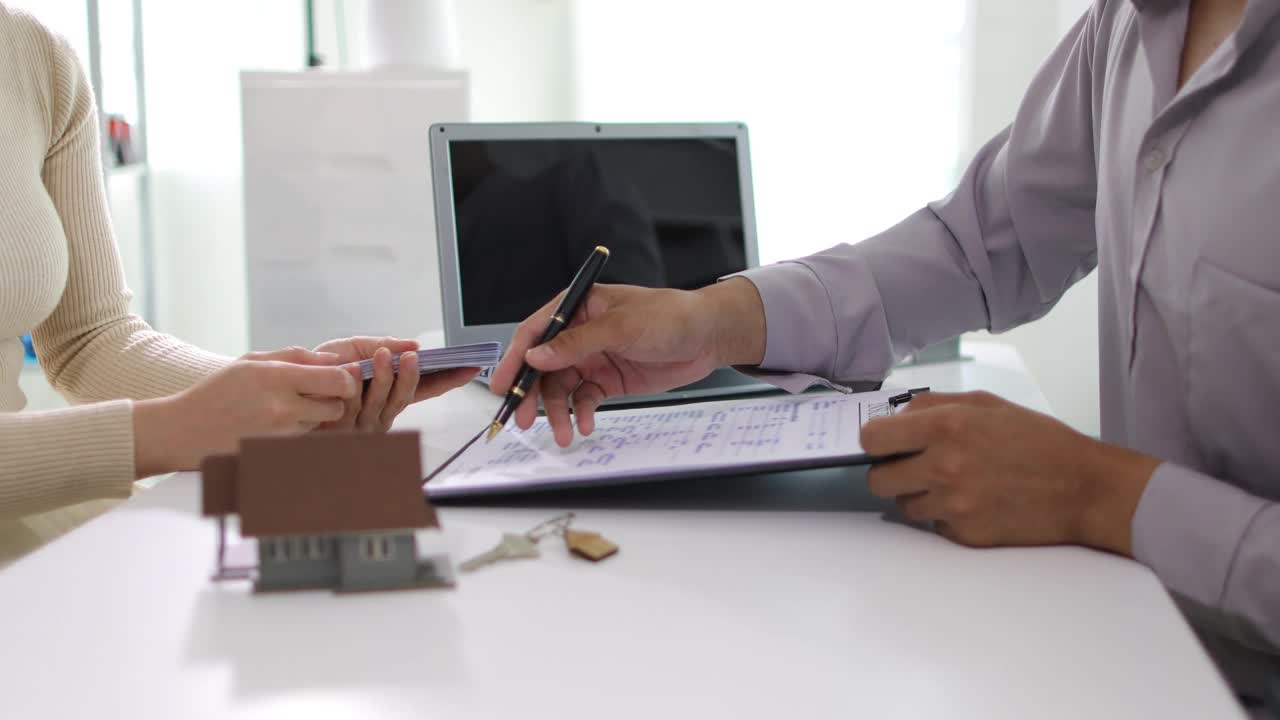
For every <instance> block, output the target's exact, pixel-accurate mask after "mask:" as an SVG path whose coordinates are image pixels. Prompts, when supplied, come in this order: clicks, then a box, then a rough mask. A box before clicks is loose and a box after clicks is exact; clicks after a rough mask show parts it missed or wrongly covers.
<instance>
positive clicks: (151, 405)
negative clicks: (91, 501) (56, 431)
mask: <svg viewBox="0 0 1280 720" xmlns="http://www.w3.org/2000/svg"><path fill="white" fill-rule="evenodd" d="M277 358H289V360H282V359H277ZM298 360H308V361H311V362H314V363H317V364H311V365H302V364H298V363H297V361H298ZM335 363H336V359H335V358H328V357H326V356H323V355H317V354H315V353H311V352H310V351H307V350H301V349H298V348H292V349H289V350H284V351H279V352H277V353H265V354H254V355H249V356H246V358H243V359H240V360H236V361H235V362H233V363H231V364H230V365H228V366H226V367H224V368H222V369H221V370H219V371H217V372H215V373H213V374H212V375H209V376H208V377H206V378H204V379H203V380H201V381H200V382H198V383H196V384H195V385H193V386H191V387H190V388H188V389H187V390H184V391H183V392H181V393H178V394H177V395H171V396H169V397H166V398H160V399H158V400H143V401H139V402H137V403H135V404H134V413H133V437H134V461H135V467H136V472H137V474H138V476H139V477H145V476H148V475H155V474H158V473H163V472H172V471H174V470H190V469H194V468H195V467H197V466H198V465H199V464H200V461H201V460H202V459H203V458H204V457H205V456H206V455H209V454H211V453H218V452H231V451H234V450H235V449H236V447H237V446H238V445H239V442H240V438H242V437H245V436H247V435H291V434H297V433H302V432H307V431H309V430H312V429H314V428H316V427H318V426H319V425H321V424H323V423H328V422H333V421H335V420H337V419H339V418H341V417H342V416H343V413H344V412H345V409H346V405H345V403H346V401H348V400H349V399H351V398H358V397H359V396H360V384H359V383H358V382H356V380H354V379H353V378H352V377H351V374H350V373H349V372H347V370H346V369H344V368H341V367H337V366H336V364H335Z"/></svg>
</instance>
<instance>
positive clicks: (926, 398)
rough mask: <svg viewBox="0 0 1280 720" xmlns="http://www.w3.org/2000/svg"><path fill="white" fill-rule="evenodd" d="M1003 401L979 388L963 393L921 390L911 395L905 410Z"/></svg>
mask: <svg viewBox="0 0 1280 720" xmlns="http://www.w3.org/2000/svg"><path fill="white" fill-rule="evenodd" d="M1005 402H1006V401H1005V400H1003V399H1001V398H1000V397H999V396H997V395H993V394H991V393H989V392H986V391H981V390H980V391H977V392H964V393H943V392H922V393H916V394H914V395H913V396H912V397H911V402H910V404H908V405H907V410H911V411H913V412H919V411H921V410H928V409H930V408H935V407H939V406H941V405H968V406H970V407H979V408H992V407H998V406H1000V405H1003V404H1005ZM904 412H905V411H904Z"/></svg>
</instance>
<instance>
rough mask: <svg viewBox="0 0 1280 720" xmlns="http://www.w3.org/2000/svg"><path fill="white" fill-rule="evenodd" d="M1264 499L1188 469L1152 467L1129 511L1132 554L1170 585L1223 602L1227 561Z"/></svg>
mask: <svg viewBox="0 0 1280 720" xmlns="http://www.w3.org/2000/svg"><path fill="white" fill-rule="evenodd" d="M1266 505H1267V501H1266V500H1264V499H1262V498H1258V497H1254V496H1252V495H1250V494H1248V493H1246V492H1244V491H1243V490H1240V489H1239V488H1236V487H1234V486H1231V485H1228V484H1226V483H1224V482H1221V481H1218V480H1216V479H1214V478H1211V477H1209V476H1207V475H1202V474H1200V473H1197V472H1195V471H1193V470H1189V469H1187V468H1184V467H1181V466H1178V465H1174V464H1172V463H1164V464H1162V465H1160V466H1159V467H1158V468H1156V471H1155V473H1153V474H1152V476H1151V479H1150V480H1149V481H1147V487H1146V489H1145V490H1143V493H1142V498H1141V500H1139V502H1138V509H1137V511H1136V512H1135V513H1134V516H1133V526H1132V529H1133V554H1134V557H1135V558H1137V559H1138V561H1139V562H1141V563H1143V564H1144V565H1146V566H1148V567H1150V568H1151V569H1152V570H1154V571H1155V573H1156V575H1157V576H1158V577H1159V578H1160V580H1161V581H1162V582H1163V583H1164V584H1165V586H1166V587H1168V588H1169V589H1170V590H1172V591H1174V592H1176V593H1178V594H1180V595H1182V596H1184V597H1186V598H1187V599H1189V600H1192V601H1193V602H1196V603H1198V604H1200V605H1204V606H1207V607H1211V608H1220V607H1222V604H1223V601H1224V598H1225V595H1226V592H1227V585H1228V581H1229V579H1230V577H1229V576H1230V573H1231V569H1232V565H1233V564H1234V562H1235V560H1236V556H1237V555H1238V554H1239V553H1240V552H1241V545H1242V544H1243V542H1244V538H1245V535H1246V534H1247V532H1248V530H1249V526H1250V524H1251V523H1252V522H1253V520H1254V518H1255V517H1256V516H1257V515H1258V514H1259V513H1260V512H1261V511H1262V510H1263V508H1264V507H1265V506H1266Z"/></svg>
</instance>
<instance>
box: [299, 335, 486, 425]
mask: <svg viewBox="0 0 1280 720" xmlns="http://www.w3.org/2000/svg"><path fill="white" fill-rule="evenodd" d="M417 349H418V343H416V342H414V341H413V340H401V339H398V338H392V337H351V338H342V339H340V340H330V341H329V342H327V343H324V344H323V345H320V346H318V347H317V348H316V349H315V351H314V352H312V353H311V354H312V355H314V356H332V357H333V358H335V363H337V364H342V365H346V367H345V368H344V369H345V370H346V371H347V372H349V373H350V374H351V376H352V377H353V378H354V379H355V381H356V383H357V384H359V383H361V379H360V367H359V366H358V365H355V364H354V363H357V362H359V361H361V360H365V359H368V358H372V359H373V378H371V379H370V381H369V386H368V388H366V389H365V390H364V392H363V394H356V395H355V396H354V397H352V398H348V399H347V400H346V401H345V406H344V408H343V413H342V416H341V417H340V418H338V419H337V420H334V421H332V422H326V423H322V424H321V425H320V428H319V429H321V430H350V429H358V430H366V431H372V432H386V431H387V430H390V429H391V424H392V422H394V421H395V419H396V416H398V415H399V414H400V413H401V412H403V411H404V409H405V408H407V407H409V406H410V405H412V404H413V403H416V402H420V401H422V400H426V399H427V398H433V397H435V396H437V395H442V394H444V393H445V392H447V391H449V390H452V389H454V388H456V387H461V386H462V385H466V384H467V383H468V382H470V381H471V379H472V378H474V377H475V376H476V374H477V373H479V372H480V369H479V368H459V369H457V370H446V371H444V372H438V373H431V374H430V375H422V376H419V375H418V373H416V372H404V373H396V372H394V371H393V370H392V369H391V357H392V354H393V353H399V354H400V366H401V367H405V368H417V367H418V356H417V354H416V351H417ZM303 352H310V351H303Z"/></svg>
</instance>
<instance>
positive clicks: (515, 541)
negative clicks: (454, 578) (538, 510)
mask: <svg viewBox="0 0 1280 720" xmlns="http://www.w3.org/2000/svg"><path fill="white" fill-rule="evenodd" d="M535 557H538V541H537V540H534V539H532V538H530V537H529V536H528V535H518V534H516V533H503V534H502V540H500V541H499V542H498V545H497V547H495V548H494V549H492V550H490V551H489V552H485V553H480V554H479V555H477V556H475V557H473V558H471V559H470V560H468V561H466V562H464V563H462V564H461V565H459V566H458V569H459V570H461V571H463V572H471V571H472V570H478V569H480V568H482V567H484V566H485V565H489V564H492V563H496V562H498V561H499V560H514V559H517V558H535Z"/></svg>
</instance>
